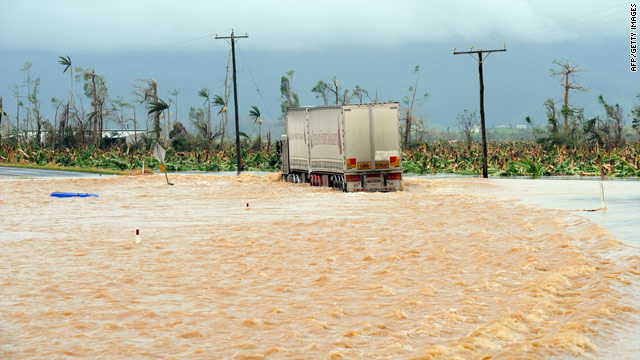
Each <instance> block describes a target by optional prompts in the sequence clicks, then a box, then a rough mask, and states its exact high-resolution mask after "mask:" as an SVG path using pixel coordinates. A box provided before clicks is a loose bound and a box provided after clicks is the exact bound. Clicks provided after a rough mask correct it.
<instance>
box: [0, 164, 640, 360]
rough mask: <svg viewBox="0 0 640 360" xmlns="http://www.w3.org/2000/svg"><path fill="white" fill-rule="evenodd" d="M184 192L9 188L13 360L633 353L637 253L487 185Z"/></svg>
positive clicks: (4, 231) (0, 308) (208, 179)
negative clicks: (501, 196)
mask: <svg viewBox="0 0 640 360" xmlns="http://www.w3.org/2000/svg"><path fill="white" fill-rule="evenodd" d="M172 180H173V181H174V182H175V186H167V185H166V183H163V182H164V178H163V177H160V176H137V177H118V178H107V179H105V178H87V179H56V180H17V181H2V182H0V194H1V195H0V210H1V212H2V220H1V223H0V224H1V229H0V231H1V232H0V246H1V248H2V250H1V251H0V358H8V359H29V358H43V359H44V358H46V359H49V358H66V357H70V356H77V357H83V358H181V359H184V358H224V359H227V358H231V359H262V358H267V359H280V358H285V359H289V358H300V359H317V358H362V359H371V358H380V359H385V358H387V359H399V358H401V359H411V358H417V359H431V358H434V359H440V358H442V359H455V358H464V359H489V358H491V359H500V358H514V357H517V358H526V359H531V358H541V359H542V358H562V359H564V358H601V357H603V356H606V357H614V358H629V359H631V358H633V357H634V356H635V355H637V353H636V352H635V351H638V348H637V347H635V345H633V344H632V345H629V344H625V339H624V337H621V335H620V334H621V333H624V331H625V329H630V328H637V326H638V324H637V320H638V312H639V309H638V305H637V304H638V292H637V289H638V283H639V281H640V254H639V252H638V250H637V248H636V247H632V246H629V245H625V244H624V243H622V242H620V241H619V240H617V239H615V238H614V236H613V235H612V234H611V233H610V232H608V231H606V230H604V229H603V228H601V227H599V226H598V225H596V224H595V223H592V222H591V221H589V220H587V219H585V218H584V217H582V216H579V215H578V214H577V213H575V212H568V211H563V210H543V209H538V208H531V207H527V206H525V205H522V204H520V203H517V202H514V201H506V200H496V199H492V198H490V197H487V196H486V195H487V194H490V193H491V192H492V191H493V192H495V191H496V188H495V186H494V185H492V184H491V183H489V182H486V181H483V180H482V179H407V180H406V181H405V191H402V192H396V193H387V194H381V193H374V194H365V193H357V194H344V193H340V192H336V191H332V190H329V189H317V188H310V187H308V186H302V185H293V184H287V183H280V182H278V181H277V180H278V176H277V175H267V176H264V175H262V176H258V175H245V176H240V177H235V176H222V177H220V176H207V175H183V176H176V177H173V178H172ZM53 191H78V192H92V193H98V194H99V195H100V197H99V198H71V199H58V198H50V197H49V193H51V192H53ZM136 229H140V234H141V242H140V243H139V244H135V243H134V240H135V230H136Z"/></svg>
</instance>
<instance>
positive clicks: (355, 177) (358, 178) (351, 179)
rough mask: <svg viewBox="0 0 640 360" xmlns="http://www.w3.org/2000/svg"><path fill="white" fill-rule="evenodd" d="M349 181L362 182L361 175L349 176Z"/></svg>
mask: <svg viewBox="0 0 640 360" xmlns="http://www.w3.org/2000/svg"><path fill="white" fill-rule="evenodd" d="M347 181H360V175H347Z"/></svg>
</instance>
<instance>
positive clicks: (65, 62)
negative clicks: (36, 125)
mask: <svg viewBox="0 0 640 360" xmlns="http://www.w3.org/2000/svg"><path fill="white" fill-rule="evenodd" d="M59 58H60V60H59V61H58V62H59V63H60V64H61V65H62V66H64V70H62V73H63V74H64V73H66V72H67V71H69V75H70V81H69V101H68V102H67V111H66V119H65V121H64V122H63V123H61V124H60V132H61V133H62V132H64V127H65V126H66V125H67V123H68V122H69V111H70V110H71V107H72V105H71V104H72V102H73V66H72V64H71V58H70V57H69V55H67V57H63V56H59Z"/></svg>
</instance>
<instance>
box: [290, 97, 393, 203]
mask: <svg viewBox="0 0 640 360" xmlns="http://www.w3.org/2000/svg"><path fill="white" fill-rule="evenodd" d="M398 114H399V104H398V103H375V104H351V105H342V106H311V107H296V108H290V109H289V110H288V111H287V124H286V129H285V133H284V134H283V135H282V137H281V140H280V148H281V160H282V180H284V181H289V182H294V183H310V184H311V186H329V187H333V188H337V189H340V190H342V191H345V192H357V191H396V190H400V189H401V187H402V159H401V148H400V131H399V125H400V124H399V120H398Z"/></svg>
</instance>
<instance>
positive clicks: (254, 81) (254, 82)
mask: <svg viewBox="0 0 640 360" xmlns="http://www.w3.org/2000/svg"><path fill="white" fill-rule="evenodd" d="M238 51H240V56H241V57H242V61H243V62H244V65H245V66H246V67H247V72H249V77H251V81H253V85H254V86H255V87H256V91H257V92H258V95H260V99H261V100H262V103H263V104H264V106H265V109H266V110H267V115H269V118H271V119H273V117H272V116H271V111H270V110H269V105H268V104H267V102H266V101H264V97H262V92H260V89H259V88H258V84H257V83H256V80H255V79H254V78H253V74H252V73H251V69H250V68H249V64H247V61H246V60H245V58H244V54H243V53H242V49H240V46H238Z"/></svg>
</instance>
